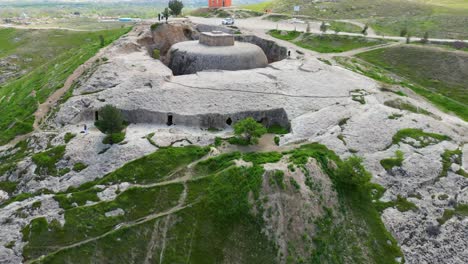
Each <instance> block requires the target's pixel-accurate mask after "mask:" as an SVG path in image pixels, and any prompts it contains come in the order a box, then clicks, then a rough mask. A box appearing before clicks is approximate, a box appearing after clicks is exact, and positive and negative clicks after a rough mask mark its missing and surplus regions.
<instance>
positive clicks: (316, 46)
mask: <svg viewBox="0 0 468 264" xmlns="http://www.w3.org/2000/svg"><path fill="white" fill-rule="evenodd" d="M281 32H285V33H286V35H282V34H281ZM268 33H269V34H270V35H271V36H273V37H275V38H278V39H282V40H287V41H290V42H292V43H294V44H296V45H298V46H299V47H302V48H305V49H310V50H313V51H317V52H320V53H340V52H345V51H349V50H353V49H358V48H363V47H370V46H375V45H379V44H384V43H387V41H384V40H378V39H367V38H364V37H353V36H342V35H336V34H320V35H319V34H310V33H303V34H302V33H300V32H296V31H282V30H281V31H280V30H270V31H269V32H268ZM299 36H300V38H299Z"/></svg>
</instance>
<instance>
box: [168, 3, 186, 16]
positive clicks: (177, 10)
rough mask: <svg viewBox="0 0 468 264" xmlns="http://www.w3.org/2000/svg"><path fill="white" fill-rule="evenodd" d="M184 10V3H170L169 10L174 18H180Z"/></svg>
mask: <svg viewBox="0 0 468 264" xmlns="http://www.w3.org/2000/svg"><path fill="white" fill-rule="evenodd" d="M183 8H184V3H182V1H179V0H170V1H169V9H170V10H171V14H172V15H174V16H178V15H180V14H181V13H182V9H183Z"/></svg>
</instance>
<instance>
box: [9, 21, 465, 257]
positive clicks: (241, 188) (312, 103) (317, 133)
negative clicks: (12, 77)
mask: <svg viewBox="0 0 468 264" xmlns="http://www.w3.org/2000/svg"><path fill="white" fill-rule="evenodd" d="M174 23H176V24H173V25H171V24H169V25H164V26H162V27H161V28H159V26H156V27H155V26H153V27H151V26H150V25H145V24H143V25H139V26H137V27H135V28H134V29H133V30H132V31H131V32H130V33H128V34H127V35H125V36H124V37H122V38H120V39H119V40H118V41H116V42H115V43H114V44H112V46H111V47H110V48H109V49H108V50H107V51H106V52H105V53H104V54H103V55H102V57H101V58H100V59H99V60H97V61H95V63H94V65H93V67H91V68H90V69H89V70H88V71H87V72H86V73H85V74H84V75H83V76H82V77H81V78H80V80H79V81H78V82H77V83H76V84H75V85H74V88H73V94H72V96H71V97H70V98H69V99H68V100H66V101H65V102H62V103H60V104H59V105H57V106H56V108H55V109H54V112H53V115H51V116H50V117H49V118H48V119H47V121H45V122H44V124H43V129H42V131H40V132H39V131H38V132H36V133H34V135H32V136H31V137H30V138H29V139H27V140H26V141H22V142H20V143H18V144H17V145H16V146H7V147H3V148H2V149H1V152H0V161H3V162H5V163H8V162H10V163H11V164H12V166H11V167H10V168H9V169H7V170H5V171H0V174H2V175H0V176H1V177H0V180H2V181H10V182H15V184H16V186H17V187H16V189H15V190H14V191H12V192H10V193H8V192H5V191H0V202H1V204H0V206H1V209H0V229H1V232H0V262H1V263H23V262H25V261H33V260H35V261H37V262H38V263H90V262H93V261H98V262H103V263H104V262H107V263H112V262H114V263H115V261H120V262H125V263H178V262H191V263H208V262H209V263H219V262H222V263H300V262H301V261H319V262H320V261H322V262H326V261H330V260H333V259H334V260H335V261H338V262H342V263H379V262H380V263H395V262H403V260H404V261H405V262H406V263H467V262H468V254H467V251H466V248H467V247H468V229H467V225H468V218H467V217H466V216H467V211H468V208H467V207H468V188H467V186H468V184H467V183H468V178H467V177H466V175H467V174H466V172H467V171H468V168H467V167H468V145H466V144H465V143H466V142H468V124H467V123H466V122H464V121H462V120H460V119H459V118H456V117H454V116H452V115H449V114H446V113H444V112H441V111H440V110H438V109H437V108H435V107H433V106H432V105H431V104H429V103H427V102H426V101H424V100H423V99H421V98H420V97H418V96H417V95H415V94H414V93H412V92H411V91H405V93H407V94H408V96H400V95H398V94H396V93H393V92H391V89H390V90H389V88H388V87H382V85H381V84H379V83H377V82H375V81H373V80H371V79H369V78H366V77H364V76H362V75H359V74H357V73H353V72H351V71H348V70H346V69H344V68H341V67H339V66H336V65H330V64H328V63H324V62H322V61H320V60H317V59H316V58H315V57H313V56H312V55H311V54H307V53H305V54H304V53H303V52H296V51H295V49H294V48H293V47H291V46H283V44H284V43H281V44H278V43H274V42H273V41H271V40H267V39H262V38H259V37H258V36H240V37H238V40H241V39H242V40H244V41H246V42H250V43H254V42H256V43H254V44H256V45H258V46H259V47H260V48H262V49H264V50H265V54H267V57H268V58H269V63H270V64H269V65H268V66H267V67H264V68H257V69H251V70H240V71H219V70H211V71H202V72H198V73H196V74H188V75H179V76H174V75H173V74H172V71H171V70H170V69H169V68H168V67H167V66H166V64H165V63H163V62H164V57H165V56H166V54H165V52H167V51H168V50H169V48H170V46H172V45H173V44H175V43H177V42H180V41H187V40H196V39H197V32H198V30H197V25H193V24H191V23H189V22H187V21H185V22H174ZM199 26H200V25H198V27H199ZM164 27H166V28H168V29H167V30H168V31H166V32H169V33H170V34H169V33H168V34H159V33H157V31H158V30H163V29H164ZM155 36H156V37H155ZM270 49H271V50H270ZM155 50H157V51H158V56H156V55H155V52H154V51H155ZM287 50H292V55H291V57H287V56H285V54H286V51H287ZM155 57H156V58H155ZM157 58H160V59H161V60H162V61H161V60H160V59H157ZM271 58H275V59H271ZM166 63H167V62H166ZM383 88H385V89H383ZM107 104H111V105H114V106H116V107H117V108H119V109H120V110H121V111H122V113H123V115H124V117H125V119H126V120H127V121H128V122H129V125H128V127H127V128H126V137H125V140H124V142H123V143H121V144H116V145H108V144H104V143H102V140H103V138H104V136H105V135H104V134H102V133H101V132H100V131H99V130H97V129H96V128H95V127H94V121H95V119H96V118H99V109H100V108H101V107H103V106H104V105H107ZM402 104H404V105H411V106H412V108H411V109H418V111H408V110H401V109H402V108H401V107H398V106H401V105H402ZM249 116H251V117H254V118H255V119H256V120H257V121H259V122H262V123H263V124H265V125H266V126H270V127H271V126H273V125H279V126H281V127H283V128H286V129H287V130H288V133H286V134H284V135H281V136H278V138H279V141H278V142H277V143H278V144H277V145H276V144H275V143H274V141H273V137H274V136H273V135H270V134H269V135H266V136H264V137H263V138H262V139H261V140H260V143H259V145H257V146H250V147H240V146H235V145H231V144H229V143H227V142H224V141H223V140H222V139H223V138H229V137H231V136H232V127H231V126H232V123H235V122H237V121H238V120H241V119H243V118H245V117H249ZM169 121H170V122H169ZM85 124H86V125H87V126H88V127H89V128H90V129H89V131H88V132H87V133H81V132H82V130H83V126H84V125H85ZM168 125H169V126H168ZM215 141H217V142H216V144H214V143H215ZM219 141H221V142H223V143H220V142H219ZM313 142H316V143H313ZM41 155H46V156H47V157H49V159H52V160H53V162H52V165H51V166H49V167H47V168H44V165H43V164H42V163H41V157H43V156H41ZM354 156H359V157H361V158H362V166H361V165H359V164H358V163H360V161H358V159H357V158H353V157H354ZM48 164H50V163H48ZM77 164H80V165H77ZM350 168H352V169H350ZM343 171H346V173H344V172H343ZM354 174H359V175H369V177H370V176H372V177H371V182H372V184H371V186H372V194H371V196H369V197H370V198H371V199H367V198H363V197H367V196H365V195H364V196H362V197H361V196H359V195H357V194H358V193H359V191H354V190H360V189H348V188H350V187H349V186H348V185H342V184H344V183H346V182H347V181H348V180H349V179H347V178H346V177H348V176H349V175H354ZM343 175H348V176H343ZM343 177H344V178H343ZM349 177H351V176H349ZM343 186H348V187H343ZM358 205H361V206H358ZM366 208H372V209H366ZM369 210H371V211H369ZM378 212H379V213H381V214H380V215H379V214H378ZM382 223H383V224H382ZM120 242H122V243H120ZM351 245H352V246H351ZM116 249H118V250H116ZM43 255H44V257H41V256H43ZM388 256H390V257H391V258H389V259H386V257H388ZM378 259H380V261H376V260H378ZM78 260H79V261H78Z"/></svg>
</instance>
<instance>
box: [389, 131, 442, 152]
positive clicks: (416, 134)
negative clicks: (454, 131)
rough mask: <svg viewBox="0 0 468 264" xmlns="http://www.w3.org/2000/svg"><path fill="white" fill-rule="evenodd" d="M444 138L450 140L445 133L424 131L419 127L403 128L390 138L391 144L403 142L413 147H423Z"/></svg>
mask: <svg viewBox="0 0 468 264" xmlns="http://www.w3.org/2000/svg"><path fill="white" fill-rule="evenodd" d="M444 140H450V137H448V136H446V135H440V134H436V133H428V132H424V131H423V130H421V129H415V128H405V129H401V130H399V131H398V132H397V133H396V134H395V135H394V136H393V138H392V143H393V144H399V143H405V144H408V145H411V146H412V147H414V148H425V147H427V146H429V145H434V144H437V143H439V142H441V141H444Z"/></svg>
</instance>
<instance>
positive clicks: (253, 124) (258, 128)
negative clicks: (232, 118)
mask: <svg viewBox="0 0 468 264" xmlns="http://www.w3.org/2000/svg"><path fill="white" fill-rule="evenodd" d="M266 132H267V129H266V128H265V127H264V126H263V125H262V124H259V123H257V121H255V119H253V118H252V117H248V118H246V119H244V120H241V121H239V122H237V123H235V124H234V133H235V134H236V136H237V137H239V138H242V139H244V140H245V141H246V142H248V143H249V144H256V143H257V142H258V138H259V137H261V136H262V135H263V134H265V133H266Z"/></svg>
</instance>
